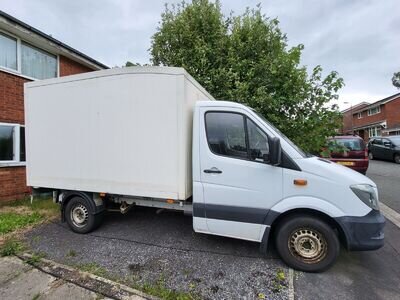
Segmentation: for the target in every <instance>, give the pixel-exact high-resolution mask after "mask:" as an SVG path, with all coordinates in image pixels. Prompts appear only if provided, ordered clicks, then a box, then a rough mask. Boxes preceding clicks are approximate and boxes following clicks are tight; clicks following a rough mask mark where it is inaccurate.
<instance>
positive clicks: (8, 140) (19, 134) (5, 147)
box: [0, 123, 25, 164]
mask: <svg viewBox="0 0 400 300" xmlns="http://www.w3.org/2000/svg"><path fill="white" fill-rule="evenodd" d="M24 161H25V127H24V126H22V125H19V124H7V123H0V164H1V163H19V162H24Z"/></svg>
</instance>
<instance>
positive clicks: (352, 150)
mask: <svg viewBox="0 0 400 300" xmlns="http://www.w3.org/2000/svg"><path fill="white" fill-rule="evenodd" d="M328 149H329V150H330V151H329V150H328V152H329V156H328V157H326V158H327V159H329V160H331V161H333V162H336V163H338V164H341V165H343V166H346V167H349V168H351V169H353V170H355V171H358V172H360V173H362V174H365V173H366V172H367V169H368V164H369V160H368V150H367V147H366V145H365V142H364V140H363V139H362V138H360V137H359V136H353V135H343V136H335V137H333V138H329V139H328Z"/></svg>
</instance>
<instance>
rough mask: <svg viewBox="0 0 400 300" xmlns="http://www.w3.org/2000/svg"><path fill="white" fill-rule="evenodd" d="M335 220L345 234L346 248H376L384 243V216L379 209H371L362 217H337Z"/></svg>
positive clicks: (362, 249)
mask: <svg viewBox="0 0 400 300" xmlns="http://www.w3.org/2000/svg"><path fill="white" fill-rule="evenodd" d="M335 220H336V221H337V222H338V223H339V225H340V226H341V228H342V230H343V232H344V234H345V236H346V242H347V249H348V250H353V251H364V250H376V249H379V248H381V247H382V246H383V245H384V237H385V235H384V233H383V228H384V227H385V218H384V217H383V216H382V214H381V213H380V212H379V211H376V210H371V211H370V212H369V213H368V214H367V215H365V216H363V217H339V218H335Z"/></svg>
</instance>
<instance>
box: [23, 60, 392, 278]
mask: <svg viewBox="0 0 400 300" xmlns="http://www.w3.org/2000/svg"><path fill="white" fill-rule="evenodd" d="M25 115H26V147H27V183H28V185H29V186H32V187H33V188H34V189H38V190H40V189H43V190H51V191H53V195H54V200H55V201H56V202H58V203H60V205H61V218H62V220H63V221H66V222H67V223H68V225H69V227H70V228H71V229H72V230H73V231H75V232H78V233H87V232H89V231H91V230H94V229H95V228H96V227H97V226H99V224H100V223H101V220H102V217H103V214H104V212H105V211H107V208H108V207H110V205H113V206H115V205H118V206H119V208H120V210H121V212H122V213H124V212H126V211H127V210H128V209H129V208H130V207H132V206H135V205H137V206H150V207H158V208H166V209H174V210H180V211H182V212H185V213H187V214H191V215H192V216H193V229H194V231H195V232H202V233H208V234H214V235H221V236H227V237H232V238H239V239H245V240H250V241H257V242H260V245H261V246H260V249H261V251H263V252H266V249H267V245H268V242H269V240H270V239H273V241H274V243H275V245H276V249H277V251H278V253H279V255H280V256H281V257H282V259H283V260H284V261H285V262H286V263H287V264H288V265H290V266H292V267H293V268H296V269H299V270H303V271H322V270H325V269H327V268H328V267H330V266H331V265H332V264H333V262H334V261H335V259H336V257H337V255H338V253H339V246H340V242H342V243H343V244H344V245H345V246H346V247H347V249H349V250H373V249H378V248H380V247H382V245H383V242H384V234H383V227H384V224H385V220H384V218H383V216H382V215H381V213H380V211H379V204H378V191H377V187H376V185H375V183H374V182H372V181H371V180H370V179H368V178H367V177H365V176H363V175H361V174H359V173H357V172H355V171H353V170H350V169H348V168H346V167H342V166H339V165H337V164H335V163H331V162H329V161H327V160H324V159H321V158H317V157H310V156H309V155H306V154H305V153H303V151H301V150H300V149H299V148H298V147H296V146H295V145H294V144H293V143H292V142H291V141H290V140H289V139H288V138H286V137H285V136H284V135H283V134H282V133H281V132H279V130H278V129H276V128H275V127H274V126H273V125H272V124H270V123H269V122H268V121H267V120H265V119H264V118H263V117H262V116H261V115H259V114H258V113H257V112H256V111H254V110H253V109H251V108H249V107H247V106H245V105H241V104H238V103H234V102H226V101H214V99H213V97H212V96H211V95H210V94H209V93H208V92H207V91H206V90H205V89H204V88H202V87H201V86H200V84H199V83H197V82H196V81H195V80H194V79H193V78H192V77H191V76H190V75H189V74H188V73H187V72H185V70H183V69H181V68H167V67H133V68H121V69H112V70H105V71H97V72H91V73H87V74H80V75H74V76H68V77H63V78H55V79H48V80H42V81H35V82H30V83H26V84H25Z"/></svg>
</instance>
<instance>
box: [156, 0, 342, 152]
mask: <svg viewBox="0 0 400 300" xmlns="http://www.w3.org/2000/svg"><path fill="white" fill-rule="evenodd" d="M278 25H279V22H278V20H277V19H270V18H267V17H266V16H265V15H263V14H262V12H261V7H260V6H257V7H256V8H255V9H246V11H245V12H244V13H243V14H242V15H238V16H234V15H233V14H230V15H229V16H228V17H225V16H224V15H223V14H222V12H221V5H220V3H219V2H218V1H217V2H215V3H213V2H210V1H208V0H193V1H192V2H191V3H189V4H188V3H185V2H182V3H181V4H179V5H173V6H171V8H170V7H169V6H166V9H165V11H164V13H163V14H162V15H161V23H160V26H159V28H158V30H157V32H156V33H155V34H154V35H153V37H152V45H151V49H150V52H151V61H152V63H153V64H154V65H166V66H178V67H183V68H185V69H186V70H187V71H188V72H189V73H190V74H191V75H193V76H194V77H195V78H196V80H198V81H199V82H200V83H201V84H202V85H203V86H204V87H205V88H206V89H207V90H208V91H209V92H210V93H211V94H212V95H213V96H214V97H215V98H217V99H224V100H232V101H237V102H240V103H244V104H247V105H249V106H251V107H252V108H254V109H256V110H257V111H258V112H259V113H261V114H262V115H264V116H265V117H266V118H267V119H268V120H269V121H271V122H272V123H273V124H274V125H275V126H276V127H278V128H279V129H280V130H281V131H282V132H284V133H285V134H286V135H287V136H288V137H289V138H291V139H292V140H294V141H295V142H296V143H297V144H298V145H299V146H301V147H302V148H303V149H304V150H306V151H309V152H319V150H320V148H321V147H322V145H324V143H325V140H326V137H327V136H330V135H334V134H335V129H337V128H339V126H340V122H341V116H340V113H339V112H338V107H337V105H336V104H332V100H336V99H337V98H338V94H337V92H338V90H339V89H340V88H341V87H342V86H343V80H342V79H341V78H340V77H339V76H338V74H337V73H336V72H331V73H329V74H328V75H327V76H326V77H323V76H322V68H321V67H320V66H316V67H315V68H314V69H313V70H312V72H311V74H308V73H307V69H306V67H304V66H301V65H300V58H301V52H302V50H303V45H298V46H295V47H291V48H289V47H288V46H287V38H286V35H285V34H283V33H282V32H281V30H280V29H279V26H278ZM333 102H334V101H333Z"/></svg>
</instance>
